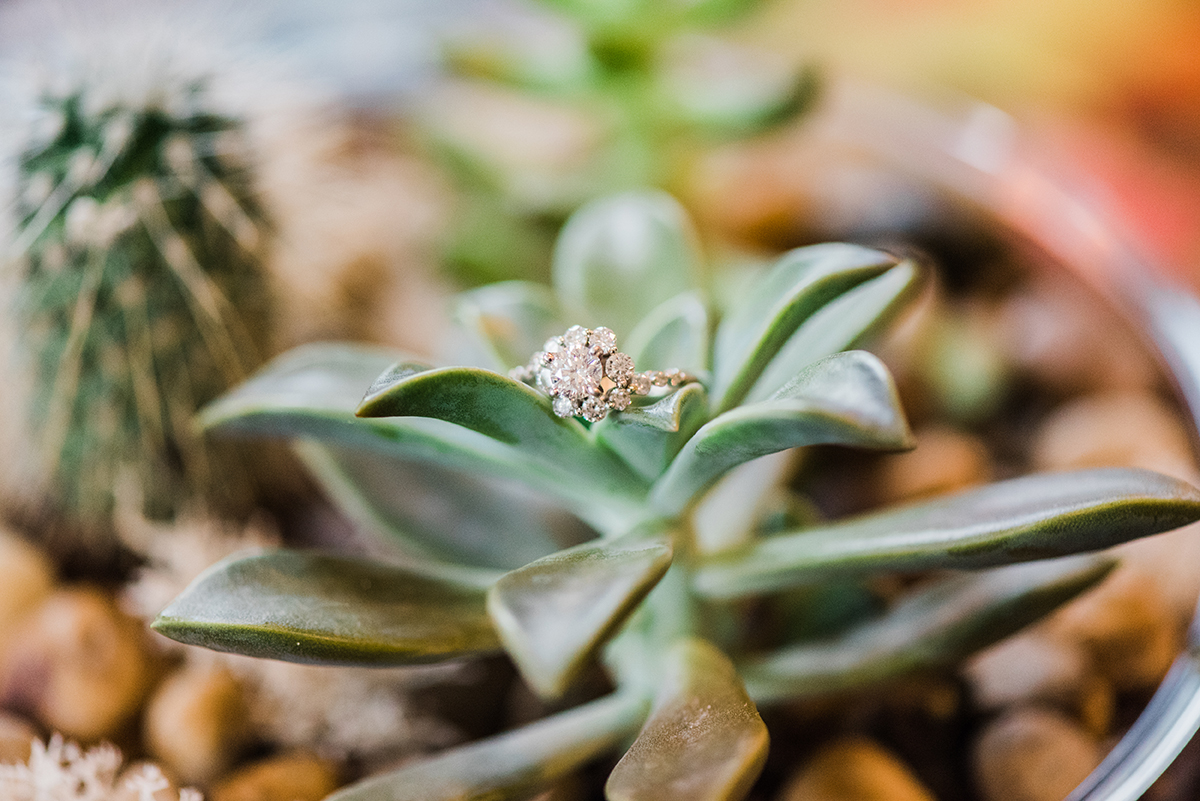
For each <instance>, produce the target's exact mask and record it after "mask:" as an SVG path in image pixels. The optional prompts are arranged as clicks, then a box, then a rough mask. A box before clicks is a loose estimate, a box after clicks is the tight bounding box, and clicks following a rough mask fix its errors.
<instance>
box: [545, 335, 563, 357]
mask: <svg viewBox="0 0 1200 801" xmlns="http://www.w3.org/2000/svg"><path fill="white" fill-rule="evenodd" d="M562 349H563V338H562V337H550V338H549V339H547V340H546V344H545V345H542V350H543V351H545V352H546V354H547V356H551V357H553V356H554V354H556V353H558V352H559V351H560V350H562Z"/></svg>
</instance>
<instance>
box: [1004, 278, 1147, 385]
mask: <svg viewBox="0 0 1200 801" xmlns="http://www.w3.org/2000/svg"><path fill="white" fill-rule="evenodd" d="M993 336H994V337H995V338H996V340H997V341H998V342H999V343H1000V346H1001V347H1002V348H1003V349H1004V350H1005V352H1006V354H1007V356H1008V358H1009V359H1010V360H1011V361H1012V362H1013V363H1014V364H1015V365H1016V366H1017V367H1018V368H1019V369H1021V370H1022V371H1023V372H1024V373H1026V374H1028V375H1030V376H1031V377H1032V378H1033V379H1034V381H1036V382H1037V383H1038V384H1039V385H1041V386H1042V387H1044V388H1046V389H1048V390H1050V391H1051V392H1054V393H1057V394H1059V395H1060V396H1061V395H1073V394H1078V393H1080V392H1089V391H1094V390H1098V389H1114V390H1144V389H1147V388H1150V387H1153V386H1154V384H1155V383H1156V380H1157V376H1156V372H1155V368H1154V362H1153V360H1152V359H1151V358H1150V357H1149V356H1148V355H1147V354H1146V352H1145V350H1144V349H1143V348H1142V347H1141V346H1140V345H1139V344H1138V342H1137V341H1136V339H1134V337H1133V335H1132V334H1131V332H1130V330H1129V328H1127V327H1126V326H1125V325H1124V324H1123V321H1121V320H1119V319H1117V318H1116V317H1115V315H1113V314H1112V313H1111V311H1110V310H1109V309H1108V308H1107V307H1105V306H1104V305H1103V304H1102V303H1100V302H1099V301H1097V300H1096V299H1095V298H1093V297H1091V296H1089V295H1087V294H1086V293H1085V292H1081V291H1080V286H1079V283H1078V282H1077V281H1075V280H1074V279H1071V278H1067V277H1066V276H1064V275H1056V274H1054V273H1053V272H1052V271H1050V270H1044V271H1042V272H1041V273H1039V274H1038V275H1037V277H1036V278H1035V279H1034V280H1033V281H1032V282H1030V283H1028V284H1026V286H1025V287H1024V288H1022V289H1021V290H1019V291H1017V292H1015V293H1013V294H1012V295H1010V296H1009V297H1008V298H1007V299H1006V300H1005V301H1004V303H1003V304H1002V306H1001V309H1000V312H999V314H998V315H997V319H996V327H995V328H994V329H993Z"/></svg>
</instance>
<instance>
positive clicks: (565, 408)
mask: <svg viewBox="0 0 1200 801" xmlns="http://www.w3.org/2000/svg"><path fill="white" fill-rule="evenodd" d="M554 413H555V414H557V415H558V416H559V417H574V416H575V415H577V414H579V407H578V406H577V405H576V404H575V401H573V400H571V399H570V398H568V397H567V396H566V395H559V396H558V397H557V398H555V399H554Z"/></svg>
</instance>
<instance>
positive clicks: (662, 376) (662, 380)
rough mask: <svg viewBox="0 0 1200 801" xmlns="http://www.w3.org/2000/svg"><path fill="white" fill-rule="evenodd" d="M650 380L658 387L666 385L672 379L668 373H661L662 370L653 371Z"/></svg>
mask: <svg viewBox="0 0 1200 801" xmlns="http://www.w3.org/2000/svg"><path fill="white" fill-rule="evenodd" d="M650 380H651V381H652V382H653V383H654V386H656V387H665V386H666V385H667V384H668V383H669V381H670V379H669V378H667V374H666V373H660V372H654V373H651V374H650Z"/></svg>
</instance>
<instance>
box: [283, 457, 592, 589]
mask: <svg viewBox="0 0 1200 801" xmlns="http://www.w3.org/2000/svg"><path fill="white" fill-rule="evenodd" d="M294 448H295V450H296V453H297V455H299V456H300V458H301V460H302V461H303V462H304V464H305V466H306V467H308V469H309V470H310V471H311V472H312V473H313V475H314V476H315V477H316V479H317V481H319V482H320V484H321V486H322V488H323V489H324V490H325V492H326V494H327V495H328V496H329V498H330V500H332V501H333V502H334V504H335V505H336V506H337V507H338V509H340V510H341V511H342V513H343V514H345V515H346V517H347V518H349V519H350V520H351V521H353V522H354V523H355V524H357V525H358V526H360V527H361V528H362V529H363V531H364V532H365V533H367V534H369V535H375V536H377V537H379V538H380V539H381V540H382V541H383V544H385V545H388V546H391V547H393V548H398V549H399V550H400V551H401V553H403V554H404V555H405V556H406V557H409V558H416V559H420V560H422V561H423V562H425V563H426V564H429V563H442V564H447V563H449V564H454V565H460V566H466V565H470V566H477V567H481V568H491V569H493V570H501V571H504V570H512V569H513V568H516V567H520V566H521V565H524V564H527V563H529V562H532V561H533V560H534V559H538V558H540V557H542V556H545V555H547V554H550V553H553V552H555V551H557V550H559V549H560V548H562V547H564V546H565V545H568V544H570V543H571V542H577V541H578V539H577V538H574V537H571V536H570V534H569V532H566V531H564V532H563V533H564V534H566V535H567V536H566V538H565V540H564V541H559V539H558V532H559V531H560V530H563V529H566V528H570V526H568V525H567V524H566V521H563V520H559V519H558V518H563V517H567V515H566V514H565V513H563V512H561V511H558V512H557V513H556V510H554V509H553V508H550V507H548V505H547V503H546V502H545V500H544V499H540V498H538V497H537V496H536V495H534V494H533V493H531V492H530V491H529V490H528V489H527V488H526V487H525V486H523V485H521V484H519V483H516V482H513V481H505V480H504V479H500V478H493V477H489V476H485V475H471V476H468V475H465V474H463V473H461V472H460V471H457V470H450V469H447V468H444V467H440V466H438V465H436V464H431V463H429V462H410V461H406V460H404V459H396V458H392V457H390V456H381V455H379V454H377V453H372V452H370V451H365V450H362V449H355V448H344V447H340V446H339V445H337V444H336V443H332V442H325V443H322V442H317V441H315V440H300V441H299V442H297V443H295V445H294ZM577 525H578V524H577ZM580 527H581V526H580Z"/></svg>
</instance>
